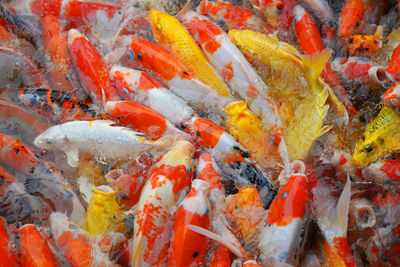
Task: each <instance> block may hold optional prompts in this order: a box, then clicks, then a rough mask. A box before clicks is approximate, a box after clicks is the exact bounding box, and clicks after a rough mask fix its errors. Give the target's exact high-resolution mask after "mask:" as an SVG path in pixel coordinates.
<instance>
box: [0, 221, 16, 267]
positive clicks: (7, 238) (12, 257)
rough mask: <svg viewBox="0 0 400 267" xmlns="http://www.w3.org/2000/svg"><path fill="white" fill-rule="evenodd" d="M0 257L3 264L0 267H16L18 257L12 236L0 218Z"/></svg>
mask: <svg viewBox="0 0 400 267" xmlns="http://www.w3.org/2000/svg"><path fill="white" fill-rule="evenodd" d="M0 236H1V239H0V240H1V241H0V257H1V258H2V261H3V263H4V264H0V265H1V266H2V267H3V266H4V267H6V266H7V265H8V266H18V257H17V251H16V247H15V244H14V241H13V235H12V233H11V231H10V230H9V227H8V225H7V223H6V222H5V220H4V219H3V218H1V217H0Z"/></svg>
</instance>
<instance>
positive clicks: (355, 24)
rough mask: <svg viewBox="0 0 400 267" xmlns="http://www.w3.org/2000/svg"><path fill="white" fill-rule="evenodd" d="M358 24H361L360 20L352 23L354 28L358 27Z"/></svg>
mask: <svg viewBox="0 0 400 267" xmlns="http://www.w3.org/2000/svg"><path fill="white" fill-rule="evenodd" d="M360 24H361V23H360V21H359V20H357V21H356V23H354V26H356V28H358V27H360Z"/></svg>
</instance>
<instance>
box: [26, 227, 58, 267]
mask: <svg viewBox="0 0 400 267" xmlns="http://www.w3.org/2000/svg"><path fill="white" fill-rule="evenodd" d="M19 236H20V246H21V258H20V262H21V266H49V267H52V266H60V265H59V263H58V261H57V257H56V255H55V254H54V252H53V251H52V249H51V248H50V246H49V244H48V242H47V240H46V239H45V238H44V237H43V236H42V234H41V233H40V231H39V229H38V228H37V227H36V226H35V225H33V224H26V225H24V226H22V227H21V228H20V229H19Z"/></svg>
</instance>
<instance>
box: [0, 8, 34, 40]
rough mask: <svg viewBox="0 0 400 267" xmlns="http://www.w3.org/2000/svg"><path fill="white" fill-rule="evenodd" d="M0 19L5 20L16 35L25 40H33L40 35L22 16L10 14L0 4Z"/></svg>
mask: <svg viewBox="0 0 400 267" xmlns="http://www.w3.org/2000/svg"><path fill="white" fill-rule="evenodd" d="M0 18H3V19H5V20H7V22H8V23H10V24H12V25H14V26H15V27H16V31H17V34H18V35H22V36H24V37H27V38H33V37H35V36H38V35H40V34H41V31H40V30H39V29H38V28H37V27H36V26H35V25H34V24H32V23H31V22H29V21H28V20H26V19H24V18H23V17H22V16H19V15H17V14H14V13H13V12H11V11H10V10H9V9H8V8H7V7H6V6H5V4H4V3H1V2H0Z"/></svg>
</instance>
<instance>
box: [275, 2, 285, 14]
mask: <svg viewBox="0 0 400 267" xmlns="http://www.w3.org/2000/svg"><path fill="white" fill-rule="evenodd" d="M283 8H284V5H283V3H278V4H277V5H276V9H277V10H278V13H281V12H282V11H283Z"/></svg>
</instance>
